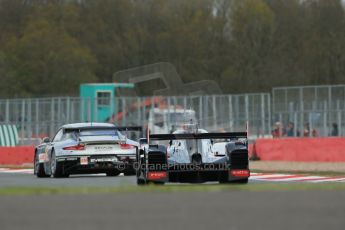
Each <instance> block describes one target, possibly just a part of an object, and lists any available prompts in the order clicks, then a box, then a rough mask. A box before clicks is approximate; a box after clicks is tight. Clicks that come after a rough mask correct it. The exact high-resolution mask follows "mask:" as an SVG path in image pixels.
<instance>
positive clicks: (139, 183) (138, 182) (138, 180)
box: [137, 178, 146, 185]
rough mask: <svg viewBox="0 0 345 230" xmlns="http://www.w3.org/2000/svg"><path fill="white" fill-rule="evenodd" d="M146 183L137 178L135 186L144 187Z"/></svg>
mask: <svg viewBox="0 0 345 230" xmlns="http://www.w3.org/2000/svg"><path fill="white" fill-rule="evenodd" d="M145 184H146V181H145V180H144V179H140V178H137V185H145Z"/></svg>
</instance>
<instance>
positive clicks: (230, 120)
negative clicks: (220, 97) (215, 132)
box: [228, 95, 233, 131]
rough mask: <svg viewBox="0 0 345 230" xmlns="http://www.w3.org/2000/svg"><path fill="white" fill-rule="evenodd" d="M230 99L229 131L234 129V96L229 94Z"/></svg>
mask: <svg viewBox="0 0 345 230" xmlns="http://www.w3.org/2000/svg"><path fill="white" fill-rule="evenodd" d="M228 100H229V128H230V130H229V131H233V130H232V129H233V127H232V125H233V124H232V122H233V114H232V96H231V95H228Z"/></svg>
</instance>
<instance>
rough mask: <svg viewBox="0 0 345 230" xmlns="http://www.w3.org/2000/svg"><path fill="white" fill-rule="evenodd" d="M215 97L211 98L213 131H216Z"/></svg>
mask: <svg viewBox="0 0 345 230" xmlns="http://www.w3.org/2000/svg"><path fill="white" fill-rule="evenodd" d="M216 103H217V102H216V96H215V95H213V96H212V110H213V129H214V130H217V128H218V127H217V108H216Z"/></svg>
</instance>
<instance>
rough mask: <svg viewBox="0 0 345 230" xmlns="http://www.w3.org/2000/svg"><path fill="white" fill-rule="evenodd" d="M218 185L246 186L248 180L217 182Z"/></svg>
mask: <svg viewBox="0 0 345 230" xmlns="http://www.w3.org/2000/svg"><path fill="white" fill-rule="evenodd" d="M219 183H220V184H248V178H246V179H242V180H235V181H226V180H219Z"/></svg>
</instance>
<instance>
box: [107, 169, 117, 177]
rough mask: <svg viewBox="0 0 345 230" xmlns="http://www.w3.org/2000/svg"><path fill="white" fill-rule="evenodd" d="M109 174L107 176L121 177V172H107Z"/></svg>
mask: <svg viewBox="0 0 345 230" xmlns="http://www.w3.org/2000/svg"><path fill="white" fill-rule="evenodd" d="M106 174H107V176H118V175H120V171H118V170H117V171H111V172H107V173H106Z"/></svg>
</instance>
